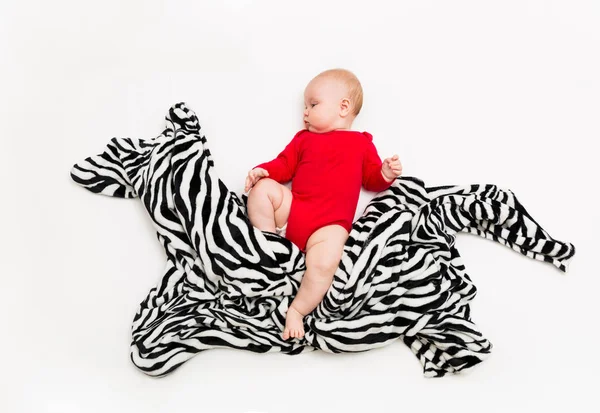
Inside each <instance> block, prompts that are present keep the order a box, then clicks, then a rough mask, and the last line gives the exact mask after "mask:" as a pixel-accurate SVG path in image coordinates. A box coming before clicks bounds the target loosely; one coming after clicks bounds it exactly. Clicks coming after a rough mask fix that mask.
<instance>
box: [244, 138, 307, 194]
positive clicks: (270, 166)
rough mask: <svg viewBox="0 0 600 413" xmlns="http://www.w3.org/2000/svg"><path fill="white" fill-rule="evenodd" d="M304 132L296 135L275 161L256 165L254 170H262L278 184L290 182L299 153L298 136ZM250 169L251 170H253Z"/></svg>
mask: <svg viewBox="0 0 600 413" xmlns="http://www.w3.org/2000/svg"><path fill="white" fill-rule="evenodd" d="M302 132H304V130H301V131H299V132H298V133H296V135H295V136H294V138H293V139H292V140H291V142H290V143H288V144H287V146H286V147H285V149H284V150H283V151H281V153H280V154H279V155H277V157H276V158H275V159H273V160H272V161H269V162H264V163H261V164H259V165H256V166H255V167H254V168H263V169H266V170H267V171H268V172H269V178H271V179H274V180H275V181H277V182H279V183H280V184H284V183H286V182H288V181H290V180H291V179H292V178H293V176H294V174H295V173H296V166H297V165H298V158H299V153H300V136H301V134H302ZM254 168H252V169H254Z"/></svg>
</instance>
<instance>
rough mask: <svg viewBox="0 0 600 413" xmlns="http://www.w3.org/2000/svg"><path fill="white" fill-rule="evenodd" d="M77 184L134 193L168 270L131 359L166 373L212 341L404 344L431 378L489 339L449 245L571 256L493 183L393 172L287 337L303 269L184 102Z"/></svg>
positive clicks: (82, 165)
mask: <svg viewBox="0 0 600 413" xmlns="http://www.w3.org/2000/svg"><path fill="white" fill-rule="evenodd" d="M70 173H71V177H72V179H73V180H74V181H75V182H76V183H77V184H79V185H81V186H83V187H84V188H86V189H88V190H90V191H92V192H95V193H98V194H103V195H109V196H114V197H121V198H134V197H139V198H140V199H141V201H142V203H143V204H144V206H145V208H146V210H147V211H148V214H149V215H150V218H151V219H152V221H153V224H154V226H155V228H156V231H157V237H158V240H159V241H160V243H161V244H162V245H163V247H164V249H165V252H166V255H167V264H166V268H165V270H164V276H163V277H162V279H161V280H160V281H159V282H158V283H157V285H156V286H154V287H153V288H152V289H151V290H150V292H149V293H148V296H147V297H146V298H145V299H144V300H143V301H142V302H141V303H140V305H139V308H138V310H137V312H136V315H135V317H134V320H133V326H132V342H131V348H130V351H131V360H132V361H133V363H134V364H135V366H137V367H138V368H139V369H140V370H142V371H143V372H144V373H146V374H148V375H151V376H165V375H167V374H169V373H170V372H172V371H173V370H175V369H176V368H177V367H179V366H180V365H181V364H183V363H184V362H186V361H187V360H189V359H190V358H191V357H193V356H194V355H195V354H196V353H198V352H200V351H203V350H207V349H210V348H217V347H232V348H238V349H243V350H250V351H254V352H260V353H265V352H273V351H281V352H283V353H286V354H299V353H302V352H305V351H313V350H315V349H321V350H324V351H327V352H331V353H338V352H359V351H366V350H370V349H373V348H377V347H381V346H385V345H387V344H389V343H391V342H393V341H395V340H396V339H399V338H400V339H402V341H404V343H405V344H406V345H407V346H408V347H409V348H410V349H411V350H412V351H413V352H414V354H415V355H416V356H417V357H418V359H419V360H420V362H421V363H422V365H423V370H424V375H425V376H426V377H441V376H443V375H445V374H446V373H457V372H460V371H461V370H464V369H466V368H469V367H472V366H474V365H475V364H477V363H479V362H481V361H482V360H484V359H485V358H486V357H487V356H488V355H489V354H490V350H491V349H492V344H491V343H490V342H489V341H488V340H487V339H486V338H485V337H483V335H482V334H481V333H480V331H479V329H478V328H477V326H476V325H475V324H474V323H473V322H472V321H471V317H470V306H469V302H470V301H471V300H472V299H473V298H474V297H475V294H476V291H477V290H476V288H475V285H473V283H472V281H471V278H470V277H469V276H468V275H467V273H466V271H465V267H464V265H463V263H462V260H461V257H460V256H459V254H458V251H457V250H456V248H455V246H454V241H455V237H456V233H458V232H461V231H462V232H470V233H473V234H477V235H480V236H482V237H485V238H488V239H491V240H494V241H496V242H499V243H501V244H503V245H506V246H508V247H510V248H512V249H514V250H515V251H518V252H520V253H521V254H524V255H526V256H528V257H531V258H534V259H536V260H540V261H546V262H549V263H551V264H553V265H554V266H556V267H557V268H558V269H560V270H561V271H563V272H566V271H567V268H568V263H569V261H570V260H571V258H572V257H573V255H574V253H575V248H574V246H573V245H572V244H570V243H564V242H560V241H557V240H555V239H553V238H552V237H550V235H549V234H548V233H547V232H546V231H544V230H543V229H542V227H541V226H540V225H539V224H538V223H537V222H536V221H535V220H534V219H533V218H532V217H531V216H530V215H529V214H528V213H527V211H526V210H525V208H524V207H523V206H522V205H521V204H520V203H519V201H517V199H516V197H515V195H514V194H513V193H512V192H511V191H510V190H504V189H500V188H498V187H497V186H495V185H464V186H438V187H426V186H425V184H424V182H423V181H421V180H419V179H417V178H414V177H407V176H405V177H399V178H397V180H396V181H395V182H394V184H393V185H392V186H391V187H390V188H389V189H387V190H385V191H384V192H381V193H379V194H377V196H376V197H375V198H373V199H372V200H371V202H370V203H369V204H368V205H367V207H366V208H365V211H364V213H363V214H362V216H361V217H360V218H359V219H358V220H356V222H355V223H354V225H353V228H352V231H351V233H350V237H349V238H348V241H347V242H346V245H345V247H344V253H343V257H342V260H341V262H340V265H339V268H338V269H337V272H336V273H335V277H334V280H333V284H332V285H331V287H330V289H329V291H328V292H327V294H326V295H325V297H324V299H323V301H322V302H321V304H319V305H318V307H317V308H316V309H315V310H314V311H313V312H312V313H311V314H309V315H308V316H306V317H305V319H304V321H305V326H304V329H305V332H306V334H305V337H304V338H302V339H297V338H290V339H289V340H287V341H284V340H283V339H282V338H281V332H282V329H283V326H284V324H285V315H286V311H287V308H288V306H289V305H290V303H291V302H292V299H293V298H294V295H295V293H296V291H297V290H298V287H299V285H300V281H301V278H302V274H303V273H304V270H305V268H306V267H305V261H304V255H303V254H302V253H301V252H300V250H299V249H298V248H297V247H296V246H295V245H294V244H292V243H291V242H290V241H289V240H287V239H285V238H283V237H281V236H279V235H277V234H275V233H270V232H262V231H260V230H258V229H257V228H255V227H253V226H252V225H251V223H250V221H249V220H248V217H247V214H246V202H247V196H246V195H245V194H243V195H242V196H241V197H239V196H238V195H237V194H235V193H234V192H232V191H230V190H228V189H227V187H226V186H225V184H224V183H223V181H221V180H220V179H219V178H218V177H217V175H216V173H215V168H214V162H213V159H212V155H211V153H210V151H209V149H208V147H207V141H206V137H205V136H203V135H202V134H201V132H200V125H199V123H198V119H197V117H196V115H195V114H194V112H193V111H192V110H190V109H189V108H188V107H186V105H185V103H178V104H175V105H173V106H172V107H171V108H170V109H169V111H168V114H167V116H166V128H165V129H164V130H163V132H162V133H161V134H160V135H158V136H157V137H155V138H151V139H131V138H113V139H111V140H110V142H109V143H108V145H107V147H106V149H105V151H104V152H102V153H101V154H98V155H95V156H91V157H88V158H85V159H84V160H82V161H80V162H78V163H76V164H75V165H74V166H73V167H72V169H71V172H70Z"/></svg>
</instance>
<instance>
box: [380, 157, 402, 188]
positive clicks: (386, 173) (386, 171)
mask: <svg viewBox="0 0 600 413" xmlns="http://www.w3.org/2000/svg"><path fill="white" fill-rule="evenodd" d="M381 174H382V175H383V177H384V178H385V179H387V180H388V182H390V181H393V180H394V179H396V177H398V176H400V175H402V164H401V163H400V159H398V155H394V156H392V157H391V158H385V159H384V160H383V164H382V165H381Z"/></svg>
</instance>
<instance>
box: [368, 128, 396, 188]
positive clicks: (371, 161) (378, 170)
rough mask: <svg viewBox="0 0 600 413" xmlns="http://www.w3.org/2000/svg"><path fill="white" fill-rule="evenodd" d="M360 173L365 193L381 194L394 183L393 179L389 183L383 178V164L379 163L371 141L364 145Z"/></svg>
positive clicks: (379, 160)
mask: <svg viewBox="0 0 600 413" xmlns="http://www.w3.org/2000/svg"><path fill="white" fill-rule="evenodd" d="M362 171H363V178H362V183H363V186H364V187H365V189H366V190H367V191H373V192H381V191H383V190H385V189H387V188H389V187H390V186H391V185H392V182H394V179H392V180H391V181H390V180H388V179H387V178H386V177H385V176H384V174H383V162H381V158H380V157H379V155H378V154H377V149H376V148H375V145H373V142H372V140H369V141H368V142H367V144H366V148H365V153H364V155H363V168H362Z"/></svg>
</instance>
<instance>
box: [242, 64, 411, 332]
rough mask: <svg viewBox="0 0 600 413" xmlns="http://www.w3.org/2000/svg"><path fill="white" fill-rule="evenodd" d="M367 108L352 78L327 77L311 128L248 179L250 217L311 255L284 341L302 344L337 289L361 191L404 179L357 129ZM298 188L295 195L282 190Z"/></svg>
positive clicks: (340, 72)
mask: <svg viewBox="0 0 600 413" xmlns="http://www.w3.org/2000/svg"><path fill="white" fill-rule="evenodd" d="M361 107H362V87H361V85H360V82H359V81H358V79H357V78H356V76H354V74H353V73H351V72H349V71H348V70H344V69H332V70H326V71H324V72H322V73H320V74H319V75H317V76H316V77H315V78H313V79H312V80H311V81H310V82H309V83H308V85H307V86H306V89H305V90H304V124H305V129H303V130H301V131H299V132H298V133H296V135H295V136H294V138H293V139H292V140H291V142H290V143H288V145H287V146H286V147H285V149H284V150H283V151H282V152H281V153H280V154H279V155H278V156H277V158H275V159H273V160H272V161H270V162H266V163H262V164H259V165H257V166H255V167H254V168H253V169H252V170H250V172H248V176H247V177H246V185H245V192H248V191H250V189H252V190H251V191H250V193H249V195H248V217H249V219H250V222H251V223H252V225H253V226H255V227H256V228H258V229H260V230H262V231H269V232H273V233H278V234H279V235H281V236H284V237H285V238H287V239H289V240H290V241H292V242H293V243H294V244H296V245H297V246H298V248H300V250H301V251H302V252H304V253H305V254H306V260H305V261H306V272H305V273H304V276H303V278H302V282H301V283H300V288H299V289H298V293H297V294H296V297H295V298H294V300H293V301H292V303H291V304H290V307H289V309H288V311H287V314H286V320H285V329H284V331H283V339H284V340H287V339H288V338H289V337H296V338H301V337H304V324H303V318H304V316H305V315H307V314H309V313H310V312H311V311H313V310H314V309H315V308H316V307H317V305H318V304H319V303H320V302H321V300H322V299H323V297H324V296H325V294H326V293H327V290H328V289H329V287H330V286H331V283H332V281H333V276H334V274H335V271H336V270H337V268H338V266H339V263H340V259H341V257H342V253H343V250H344V245H345V243H346V240H347V239H348V235H349V232H350V230H351V228H352V220H353V219H354V214H355V212H356V206H357V205H358V198H359V193H360V188H361V184H362V185H363V186H364V188H365V189H366V190H369V191H374V192H380V191H383V190H385V189H387V188H388V187H389V186H390V185H391V184H392V182H394V180H395V179H396V177H398V176H400V175H401V173H402V165H401V164H400V161H399V159H398V155H394V156H393V157H390V158H386V159H384V161H383V162H382V161H381V158H380V157H379V155H378V154H377V150H376V149H375V146H374V145H373V137H372V136H371V134H369V133H368V132H357V131H353V130H351V127H352V122H353V121H354V119H355V117H356V116H357V115H358V113H359V112H360V109H361ZM290 180H291V181H292V189H291V191H290V190H289V189H288V188H287V187H286V186H285V185H282V184H283V183H286V182H288V181H290Z"/></svg>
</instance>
